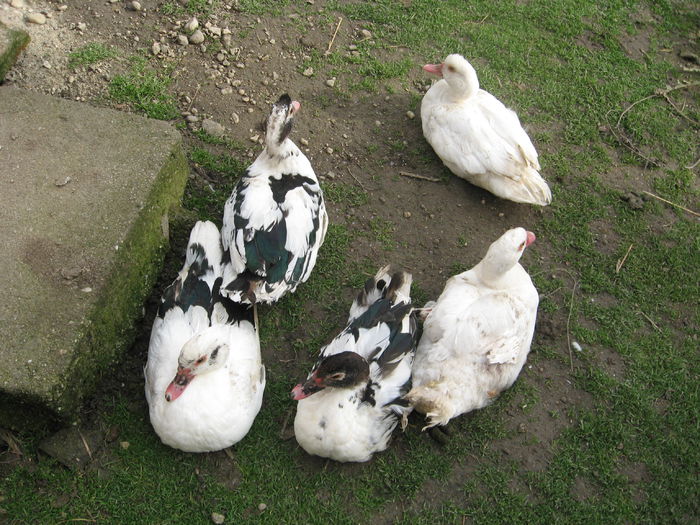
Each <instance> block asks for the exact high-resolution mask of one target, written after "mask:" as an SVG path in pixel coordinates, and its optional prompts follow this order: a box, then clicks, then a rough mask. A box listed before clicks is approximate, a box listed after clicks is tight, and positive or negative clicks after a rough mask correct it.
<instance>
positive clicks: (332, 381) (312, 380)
mask: <svg viewBox="0 0 700 525" xmlns="http://www.w3.org/2000/svg"><path fill="white" fill-rule="evenodd" d="M368 378H369V364H368V363H367V361H366V360H365V358H364V357H362V356H361V355H359V354H356V353H355V352H341V353H339V354H334V355H330V356H328V357H326V358H324V359H323V360H322V361H321V362H320V363H319V364H318V366H317V367H316V368H315V369H314V370H313V371H312V372H311V374H309V377H308V379H307V380H306V382H305V383H304V384H301V383H299V384H298V385H296V386H295V387H294V388H293V389H292V393H291V396H292V399H294V400H296V401H299V400H300V399H304V398H305V397H309V396H310V395H311V394H314V393H316V392H318V391H320V390H323V389H324V388H331V387H332V388H349V387H353V386H355V385H359V384H361V383H363V382H366V381H367V379H368Z"/></svg>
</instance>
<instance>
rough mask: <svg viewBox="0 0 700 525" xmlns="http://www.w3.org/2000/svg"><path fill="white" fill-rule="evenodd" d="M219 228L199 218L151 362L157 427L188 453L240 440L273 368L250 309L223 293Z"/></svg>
mask: <svg viewBox="0 0 700 525" xmlns="http://www.w3.org/2000/svg"><path fill="white" fill-rule="evenodd" d="M222 255H223V252H222V248H221V240H220V234H219V229H218V228H217V227H216V226H215V225H214V224H213V223H211V222H198V223H197V224H195V226H194V228H193V229H192V232H191V234H190V239H189V243H188V246H187V256H186V260H185V264H184V266H183V268H182V270H181V271H180V273H179V275H178V277H177V279H175V281H174V282H173V283H172V284H171V285H170V286H169V287H168V288H167V289H166V290H165V292H164V293H163V297H162V299H161V304H160V307H159V309H158V315H157V316H156V319H155V321H154V322H153V328H152V330H151V340H150V344H149V349H148V362H147V363H146V368H145V376H146V385H145V390H146V399H147V400H148V405H149V413H150V419H151V424H152V425H153V428H154V430H155V431H156V433H157V434H158V436H159V437H160V438H161V440H162V441H163V443H165V444H166V445H169V446H171V447H174V448H177V449H180V450H184V451H186V452H207V451H214V450H221V449H223V448H226V447H229V446H231V445H233V444H234V443H236V442H238V441H240V440H241V439H242V438H243V437H244V436H245V435H246V434H247V433H248V430H249V429H250V427H251V425H252V424H253V420H254V419H255V416H256V415H257V413H258V411H259V410H260V406H261V403H262V396H263V390H264V388H265V368H264V367H263V365H262V363H261V359H260V345H259V341H258V335H257V331H256V327H255V325H254V320H253V312H252V309H251V308H250V306H246V305H242V304H240V303H236V302H234V301H232V300H231V299H229V298H227V297H223V296H222V295H221V294H220V287H221V284H222Z"/></svg>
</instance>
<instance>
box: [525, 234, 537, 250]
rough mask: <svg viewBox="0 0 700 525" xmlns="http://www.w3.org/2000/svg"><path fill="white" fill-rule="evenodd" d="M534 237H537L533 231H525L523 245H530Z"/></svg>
mask: <svg viewBox="0 0 700 525" xmlns="http://www.w3.org/2000/svg"><path fill="white" fill-rule="evenodd" d="M535 239H537V237H535V234H534V233H532V232H530V231H529V232H527V240H526V241H525V246H526V247H527V246H530V245H531V244H532V243H533V242H535Z"/></svg>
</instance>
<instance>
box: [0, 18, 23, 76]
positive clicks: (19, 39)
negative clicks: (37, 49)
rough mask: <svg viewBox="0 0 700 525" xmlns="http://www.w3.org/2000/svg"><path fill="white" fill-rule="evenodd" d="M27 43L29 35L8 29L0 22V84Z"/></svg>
mask: <svg viewBox="0 0 700 525" xmlns="http://www.w3.org/2000/svg"><path fill="white" fill-rule="evenodd" d="M28 43H29V35H28V34H27V33H25V32H24V31H19V30H16V29H10V28H9V27H7V26H6V25H5V24H3V23H2V22H0V84H2V81H3V80H5V75H6V74H7V72H8V71H9V69H10V68H11V67H12V66H13V65H14V63H15V62H16V61H17V56H18V55H19V54H20V53H21V52H22V50H23V49H24V48H25V47H26V46H27V44H28Z"/></svg>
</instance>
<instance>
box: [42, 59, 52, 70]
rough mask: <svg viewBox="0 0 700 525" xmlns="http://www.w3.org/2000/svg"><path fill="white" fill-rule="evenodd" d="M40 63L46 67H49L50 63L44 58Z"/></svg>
mask: <svg viewBox="0 0 700 525" xmlns="http://www.w3.org/2000/svg"><path fill="white" fill-rule="evenodd" d="M41 65H42V66H44V67H45V68H46V69H51V63H50V62H49V61H48V60H44V62H42V64H41Z"/></svg>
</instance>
